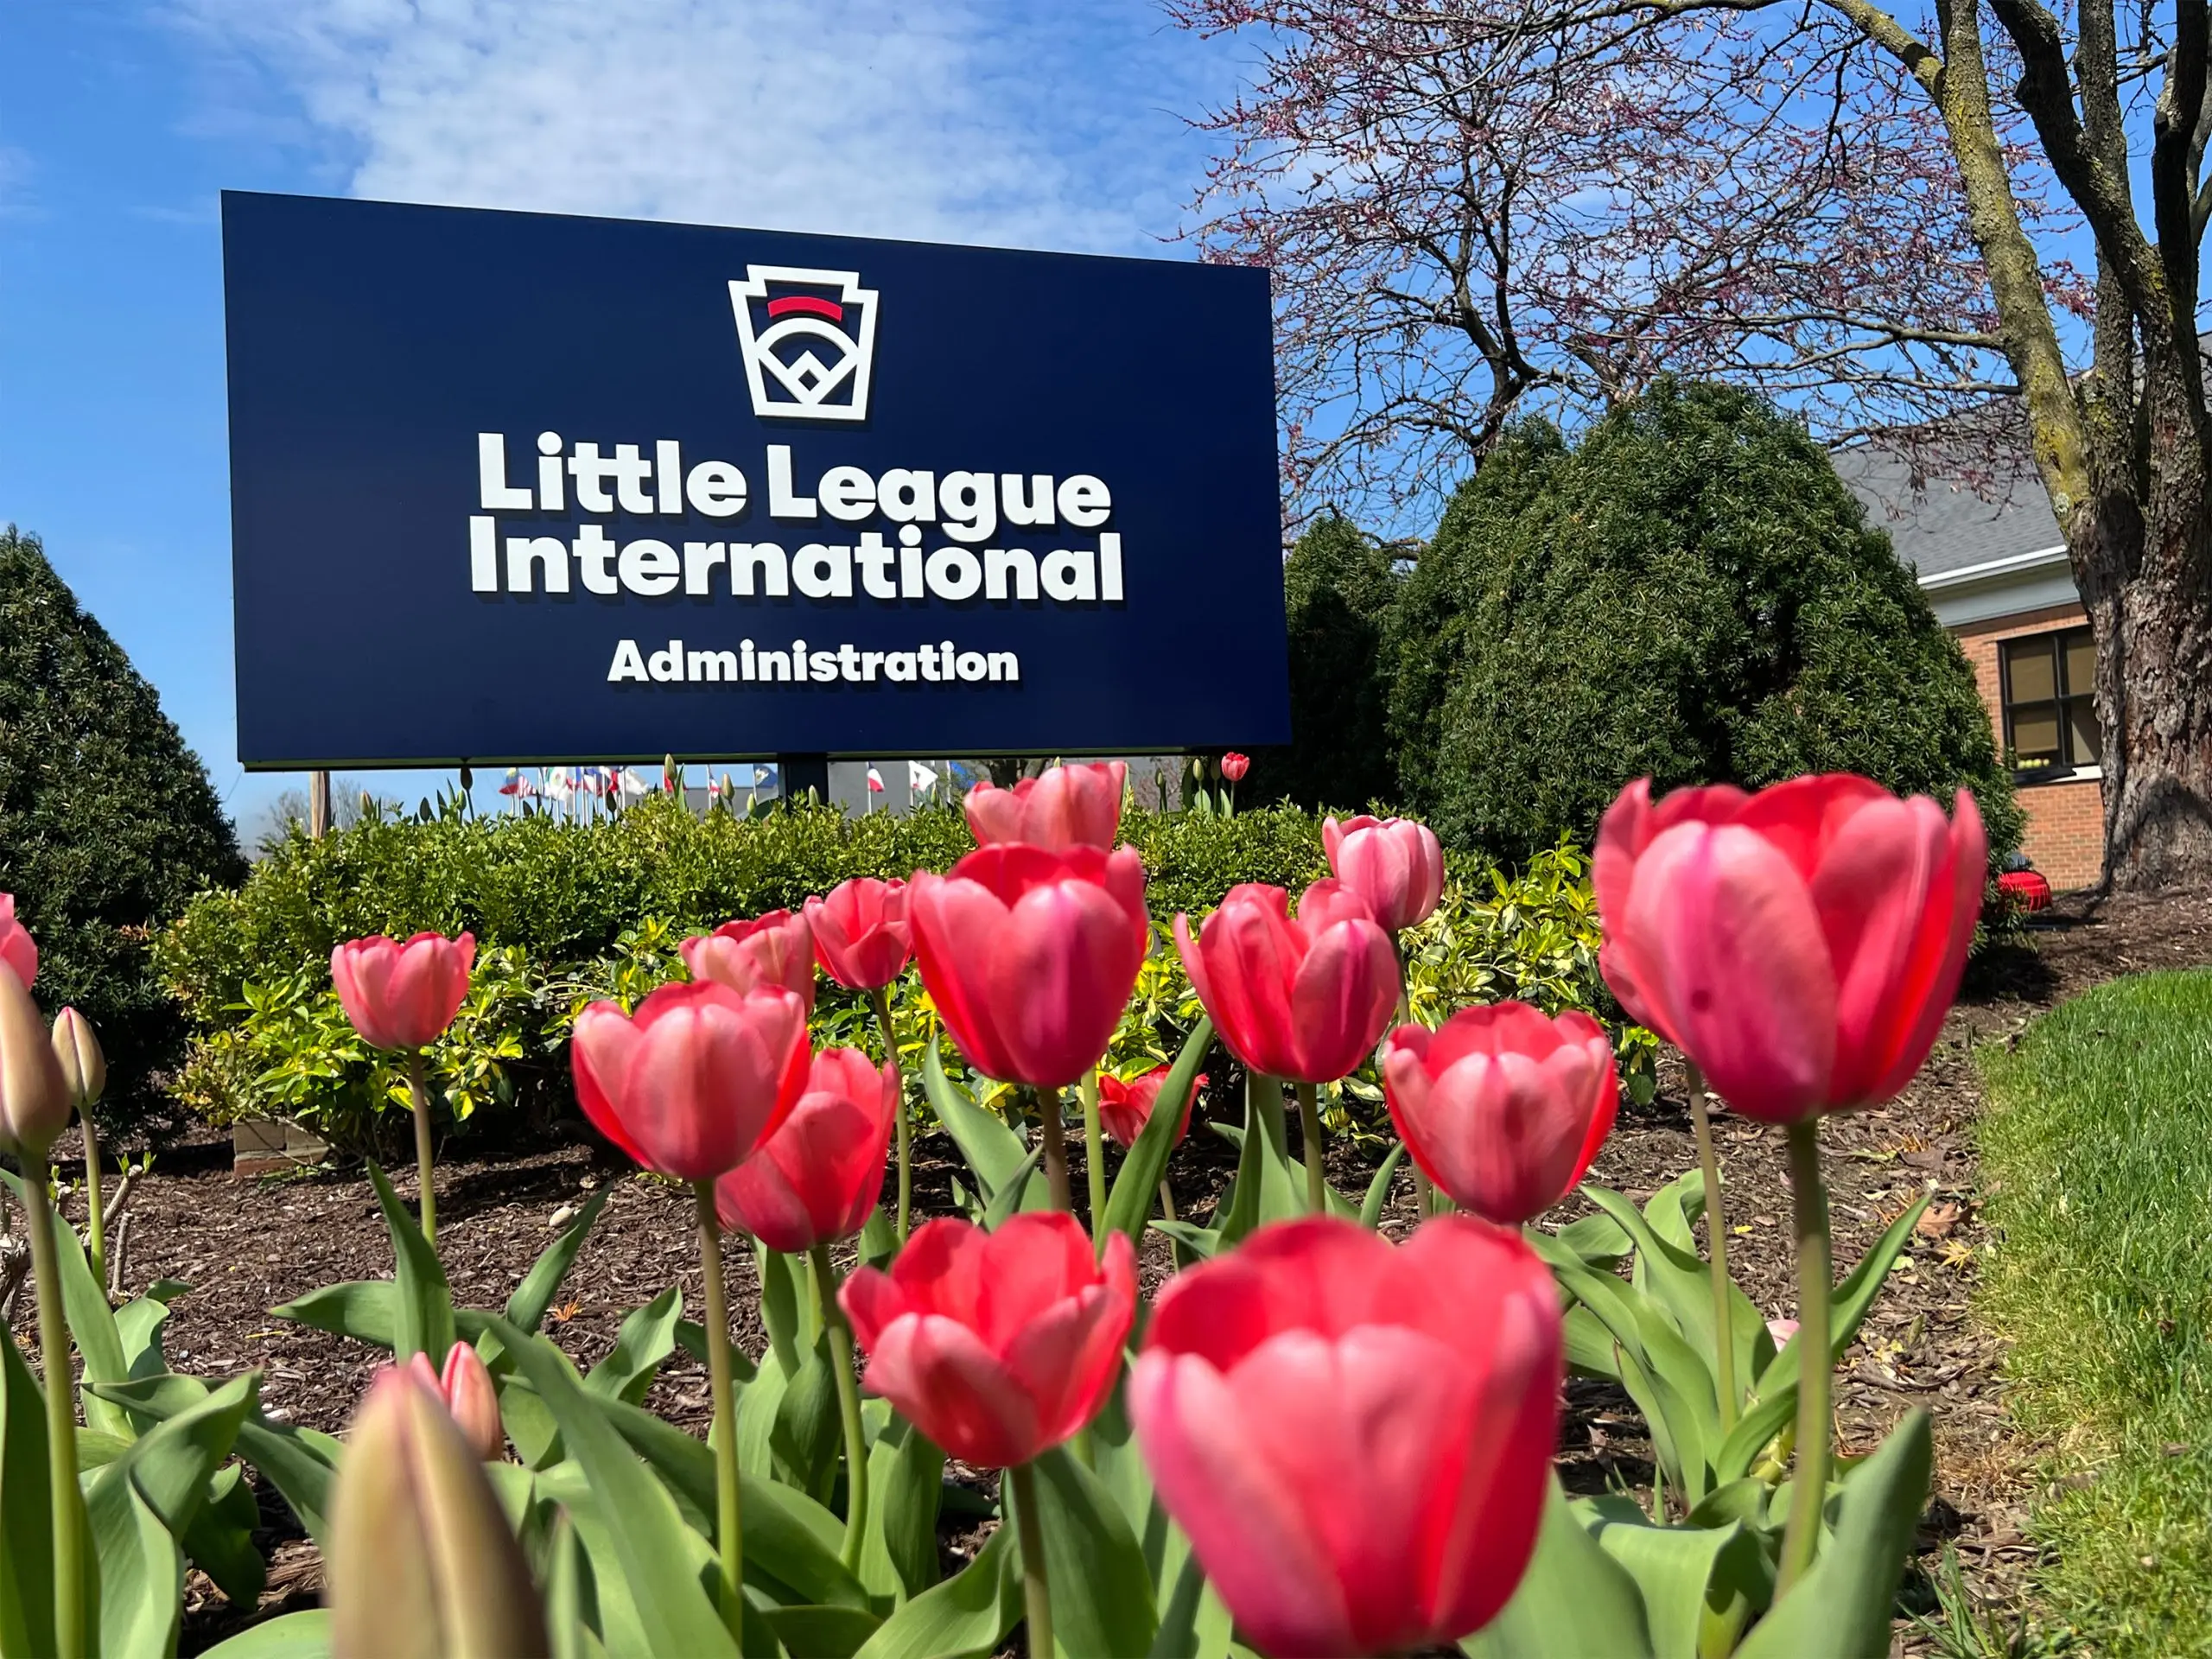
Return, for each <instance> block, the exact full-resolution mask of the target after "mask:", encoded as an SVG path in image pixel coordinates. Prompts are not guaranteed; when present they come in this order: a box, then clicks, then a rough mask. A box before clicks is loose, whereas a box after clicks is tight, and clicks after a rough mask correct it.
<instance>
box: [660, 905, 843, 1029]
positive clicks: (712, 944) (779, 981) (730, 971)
mask: <svg viewBox="0 0 2212 1659" xmlns="http://www.w3.org/2000/svg"><path fill="white" fill-rule="evenodd" d="M677 950H680V951H682V952H683V965H684V967H685V968H687V969H690V974H691V977H692V978H694V979H696V980H702V981H711V982H713V983H715V984H717V985H727V986H728V987H729V988H730V989H731V990H733V991H740V992H743V991H750V990H755V989H758V988H760V987H761V986H764V985H779V986H781V987H782V988H784V989H785V990H787V991H789V992H791V994H792V995H795V996H796V997H798V1000H799V1001H800V1002H801V1003H803V1004H804V1006H805V1007H806V1011H807V1012H808V1013H809V1014H811V1013H813V1012H814V935H813V930H812V929H810V928H809V927H808V926H807V925H806V918H805V917H804V915H801V914H798V912H793V911H788V910H772V911H770V912H768V913H767V914H766V916H756V917H754V918H753V919H752V920H750V921H734V922H724V923H723V924H722V925H721V926H720V927H718V928H716V929H715V931H713V932H711V933H702V934H701V935H699V936H698V937H696V938H689V939H686V940H684V941H683V944H680V945H678V946H677Z"/></svg>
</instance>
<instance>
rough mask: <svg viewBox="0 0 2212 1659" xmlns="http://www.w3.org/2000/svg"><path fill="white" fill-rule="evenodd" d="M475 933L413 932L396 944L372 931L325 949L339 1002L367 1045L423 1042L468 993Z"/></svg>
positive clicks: (433, 1037) (448, 1020)
mask: <svg viewBox="0 0 2212 1659" xmlns="http://www.w3.org/2000/svg"><path fill="white" fill-rule="evenodd" d="M475 964H476V936H475V935H474V934H473V933H464V934H462V935H461V937H460V938H457V939H448V938H446V937H445V936H444V935H442V934H439V933H417V934H416V936H415V937H414V938H411V939H410V940H408V941H407V943H406V944H398V943H397V942H395V941H394V940H391V939H388V938H385V937H384V936H383V935H382V934H378V935H377V936H376V937H374V938H366V939H354V940H353V941H351V942H350V943H348V944H341V945H340V946H339V947H338V948H337V949H336V950H333V951H332V952H331V953H330V982H331V983H332V984H333V985H334V986H335V987H337V989H338V1002H339V1006H340V1007H342V1008H344V1009H345V1010H346V1019H348V1020H351V1021H353V1029H354V1030H355V1031H357V1032H359V1033H360V1034H361V1040H362V1041H363V1042H365V1043H366V1044H368V1046H370V1047H372V1048H391V1049H417V1048H428V1047H429V1046H430V1045H431V1044H432V1043H435V1041H437V1040H438V1039H439V1038H440V1037H441V1036H442V1035H443V1034H444V1033H445V1028H446V1027H448V1026H449V1025H451V1024H452V1023H453V1017H454V1014H458V1013H460V1012H461V1002H462V1001H464V1000H465V999H466V998H467V995H468V975H469V970H470V969H472V968H474V966H475Z"/></svg>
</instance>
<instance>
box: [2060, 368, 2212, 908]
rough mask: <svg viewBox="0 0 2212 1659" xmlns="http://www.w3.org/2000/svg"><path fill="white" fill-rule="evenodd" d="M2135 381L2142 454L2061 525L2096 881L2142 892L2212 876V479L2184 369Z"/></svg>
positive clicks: (2108, 474) (2113, 470)
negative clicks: (2091, 657)
mask: <svg viewBox="0 0 2212 1659" xmlns="http://www.w3.org/2000/svg"><path fill="white" fill-rule="evenodd" d="M2146 355H2148V354H2146ZM2143 392H2144V397H2143V405H2142V410H2141V421H2142V424H2141V425H2140V426H2139V429H2138V442H2140V443H2141V445H2142V448H2141V450H2139V452H2138V454H2139V457H2140V459H2139V461H2138V460H2137V459H2136V457H2129V458H2128V459H2129V460H2130V461H2136V464H2133V465H2129V464H2126V462H2124V461H2123V462H2120V464H2118V465H2108V466H2100V467H2099V468H2098V469H2097V470H2098V472H2099V473H2100V474H2101V476H2100V478H2099V480H2098V483H2099V486H2100V487H2099V489H2098V491H2097V499H2094V500H2092V501H2089V502H2087V503H2084V504H2083V505H2082V508H2081V510H2080V511H2078V512H2075V513H2074V514H2072V515H2070V516H2069V520H2068V522H2067V540H2068V543H2069V550H2070V551H2071V553H2072V555H2073V563H2074V572H2075V582H2076V584H2077V585H2078V586H2079V587H2080V588H2081V591H2082V604H2083V607H2085V608H2086V609H2087V611H2088V615H2089V622H2090V626H2091V627H2092V629H2093V630H2094V634H2095V638H2096V644H2097V690H2096V702H2097V721H2098V724H2099V725H2100V726H2101V728H2102V730H2103V737H2104V810H2105V869H2104V884H2105V885H2106V886H2107V887H2118V888H2125V889H2137V890H2140V889H2145V888H2153V887H2167V886H2172V885H2176V884H2188V883H2194V882H2201V881H2203V880H2206V879H2207V878H2208V877H2212V504H2208V484H2209V483H2212V479H2208V473H2207V467H2206V465H2205V458H2204V446H2203V443H2202V440H2201V437H2200V422H2199V421H2198V419H2197V418H2196V413H2195V411H2193V410H2191V409H2190V407H2189V402H2190V399H2189V396H2188V394H2187V393H2186V391H2184V390H2183V383H2182V378H2181V377H2180V376H2179V375H2177V374H2175V373H2174V372H2172V369H2171V365H2164V364H2160V363H2158V361H2157V360H2156V358H2155V357H2152V359H2151V360H2150V361H2148V362H2146V364H2145V375H2144V385H2143ZM2109 459H2110V460H2111V461H2120V458H2119V457H2117V456H2114V457H2111V458H2109Z"/></svg>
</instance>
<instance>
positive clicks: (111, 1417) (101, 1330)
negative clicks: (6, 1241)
mask: <svg viewBox="0 0 2212 1659" xmlns="http://www.w3.org/2000/svg"><path fill="white" fill-rule="evenodd" d="M0 1180H5V1181H6V1182H7V1183H8V1186H9V1190H10V1192H13V1193H14V1194H15V1196H16V1202H17V1203H18V1204H23V1205H24V1212H25V1213H26V1214H28V1213H29V1205H28V1204H25V1203H24V1200H25V1198H27V1197H28V1189H27V1188H26V1187H25V1186H24V1185H23V1180H22V1177H21V1176H20V1175H15V1174H10V1173H8V1172H7V1171H5V1170H0ZM53 1222H54V1254H55V1255H57V1256H58V1257H60V1264H61V1308H62V1313H63V1314H64V1316H65V1317H66V1318H67V1320H68V1322H69V1337H70V1340H71V1341H73V1342H74V1343H75V1344H77V1352H78V1353H79V1355H80V1356H81V1357H83V1359H84V1362H85V1375H84V1381H85V1382H86V1383H121V1382H124V1381H127V1380H128V1379H129V1377H130V1360H129V1358H128V1357H126V1356H125V1354H124V1346H123V1334H122V1332H119V1331H118V1330H117V1329H116V1325H115V1310H114V1309H113V1308H112V1307H111V1306H109V1304H108V1300H107V1292H106V1290H105V1288H104V1287H102V1286H101V1284H100V1282H99V1280H97V1279H95V1278H94V1277H93V1276H92V1263H91V1262H88V1261H86V1259H85V1246H84V1243H83V1242H82V1241H81V1240H79V1238H78V1236H77V1230H76V1229H75V1228H73V1227H72V1226H70V1225H69V1224H68V1223H67V1222H66V1221H64V1220H62V1219H61V1217H59V1216H55V1217H53ZM84 1408H85V1427H87V1428H91V1429H97V1430H99V1432H100V1433H104V1434H121V1435H124V1436H126V1437H127V1436H128V1435H129V1434H130V1420H129V1419H128V1418H127V1417H125V1416H124V1414H122V1413H121V1412H120V1411H118V1409H117V1408H115V1407H113V1406H111V1405H108V1404H107V1403H106V1402H104V1401H101V1400H99V1399H98V1398H97V1397H91V1396H87V1397H86V1399H85V1401H84Z"/></svg>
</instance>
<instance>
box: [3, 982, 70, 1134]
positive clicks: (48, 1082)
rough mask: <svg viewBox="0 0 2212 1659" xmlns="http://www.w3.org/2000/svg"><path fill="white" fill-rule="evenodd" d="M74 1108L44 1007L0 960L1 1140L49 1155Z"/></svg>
mask: <svg viewBox="0 0 2212 1659" xmlns="http://www.w3.org/2000/svg"><path fill="white" fill-rule="evenodd" d="M70 1110H71V1102H70V1098H69V1083H68V1079H67V1078H66V1077H63V1076H62V1073H61V1061H60V1057H59V1056H57V1055H56V1054H55V1053H54V1043H53V1039H51V1038H50V1037H48V1034H47V1030H46V1022H45V1021H44V1020H41V1019H40V1018H39V1017H38V1005H37V1004H36V1003H35V1002H33V1001H31V994H30V993H29V991H28V990H26V989H24V988H23V982H22V980H20V979H18V978H17V977H16V970H15V969H13V968H10V966H9V965H8V964H7V963H4V962H0V1142H4V1144H5V1146H6V1147H7V1149H8V1150H10V1151H12V1152H15V1153H17V1154H20V1155H22V1157H24V1158H28V1159H34V1160H35V1159H41V1158H44V1157H45V1156H46V1149H47V1148H48V1147H50V1146H52V1145H53V1144H54V1136H55V1135H59V1134H60V1133H61V1131H62V1130H63V1129H64V1128H67V1126H68V1122H69V1113H70Z"/></svg>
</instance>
